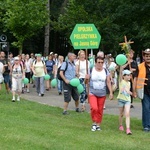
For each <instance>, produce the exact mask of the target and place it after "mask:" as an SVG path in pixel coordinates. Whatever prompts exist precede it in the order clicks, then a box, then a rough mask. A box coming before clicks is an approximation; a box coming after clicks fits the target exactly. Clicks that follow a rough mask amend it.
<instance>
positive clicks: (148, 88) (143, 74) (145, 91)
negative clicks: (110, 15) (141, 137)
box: [133, 48, 150, 132]
mask: <svg viewBox="0 0 150 150" xmlns="http://www.w3.org/2000/svg"><path fill="white" fill-rule="evenodd" d="M143 59H144V62H142V63H141V64H139V66H138V74H137V76H136V77H135V80H134V90H133V92H134V94H133V95H134V97H136V96H138V97H139V98H140V99H141V100H142V101H141V102H142V125H143V131H145V132H150V49H149V48H148V49H146V50H144V51H143Z"/></svg>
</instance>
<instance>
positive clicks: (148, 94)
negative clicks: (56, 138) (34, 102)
mask: <svg viewBox="0 0 150 150" xmlns="http://www.w3.org/2000/svg"><path fill="white" fill-rule="evenodd" d="M142 54H143V59H144V61H143V62H141V60H140V58H139V56H138V58H137V59H136V61H135V60H134V51H133V50H130V51H129V53H128V54H127V55H126V57H127V62H126V64H124V65H123V66H118V65H117V64H116V63H115V59H114V57H113V56H112V55H111V54H107V55H104V52H102V51H99V52H98V53H97V55H96V56H90V57H89V60H88V59H86V54H85V51H83V50H80V51H79V52H78V55H77V56H76V55H75V54H74V53H72V52H69V53H68V55H67V56H66V58H65V59H64V57H63V56H61V55H59V56H58V54H54V53H53V52H50V54H49V55H48V56H47V57H43V56H42V55H41V54H33V53H31V54H30V55H29V54H26V55H25V54H21V55H18V56H15V57H13V54H12V53H9V55H8V56H7V57H6V54H5V52H3V51H1V52H0V90H1V84H2V83H3V82H4V84H5V88H6V91H7V93H10V92H12V102H15V101H16V100H17V101H20V95H21V93H24V92H27V93H29V92H30V86H31V83H32V84H33V87H36V92H37V95H38V96H40V97H43V96H44V93H45V90H47V91H50V90H51V81H52V80H53V79H54V78H56V79H57V90H58V94H59V95H62V94H63V95H64V110H63V113H62V114H63V115H67V114H69V113H68V111H67V109H68V105H69V102H70V101H71V97H72V98H73V100H74V101H75V111H76V112H81V111H82V112H83V111H85V110H86V102H87V101H88V102H89V105H90V110H91V120H92V126H91V131H97V130H98V131H99V130H101V128H100V125H101V123H102V118H103V110H104V109H105V108H106V107H105V100H106V95H107V94H109V98H110V99H113V94H114V92H115V91H116V90H117V89H118V90H119V91H118V96H117V99H118V107H119V127H118V129H119V130H120V131H124V126H123V115H125V118H126V121H125V123H126V134H127V135H131V134H132V132H131V129H130V108H134V105H133V98H136V97H137V96H138V97H140V98H141V99H142V123H143V130H144V131H145V132H149V131H150V49H146V50H145V51H143V53H142ZM90 59H92V61H90ZM91 62H92V64H91ZM58 69H60V74H59V75H60V76H61V78H62V80H60V79H58V78H57V77H58V71H57V70H58ZM45 74H48V75H49V76H50V79H49V80H47V81H45V80H44V76H45ZM25 77H26V78H28V80H29V83H28V84H24V83H23V82H22V80H23V79H24V78H25ZM74 78H78V79H79V81H80V84H81V85H82V86H83V91H82V93H80V94H79V92H78V90H77V87H74V86H72V85H71V84H70V81H71V80H72V79H74ZM45 82H46V83H45ZM16 96H17V99H16ZM80 103H81V109H80V108H79V106H80V105H79V104H80Z"/></svg>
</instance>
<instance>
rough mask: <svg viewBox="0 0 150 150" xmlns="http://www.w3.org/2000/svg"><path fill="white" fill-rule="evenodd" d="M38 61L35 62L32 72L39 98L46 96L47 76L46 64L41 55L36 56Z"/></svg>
mask: <svg viewBox="0 0 150 150" xmlns="http://www.w3.org/2000/svg"><path fill="white" fill-rule="evenodd" d="M36 57H37V58H36V60H35V61H34V62H33V65H32V71H33V74H34V78H35V86H36V91H37V93H38V95H39V96H44V91H45V88H44V76H45V74H47V70H46V66H45V62H44V61H42V60H41V54H37V55H36Z"/></svg>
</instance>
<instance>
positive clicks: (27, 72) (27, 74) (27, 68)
mask: <svg viewBox="0 0 150 150" xmlns="http://www.w3.org/2000/svg"><path fill="white" fill-rule="evenodd" d="M29 59H30V56H29V54H26V57H25V63H24V65H25V77H26V78H27V79H28V80H29V83H28V84H27V85H26V87H27V89H26V91H27V93H29V92H30V90H29V88H30V74H31V61H30V60H29Z"/></svg>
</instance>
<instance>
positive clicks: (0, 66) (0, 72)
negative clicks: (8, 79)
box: [0, 62, 4, 83]
mask: <svg viewBox="0 0 150 150" xmlns="http://www.w3.org/2000/svg"><path fill="white" fill-rule="evenodd" d="M3 67H4V65H3V63H1V62H0V83H2V82H3V80H4V78H3Z"/></svg>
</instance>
